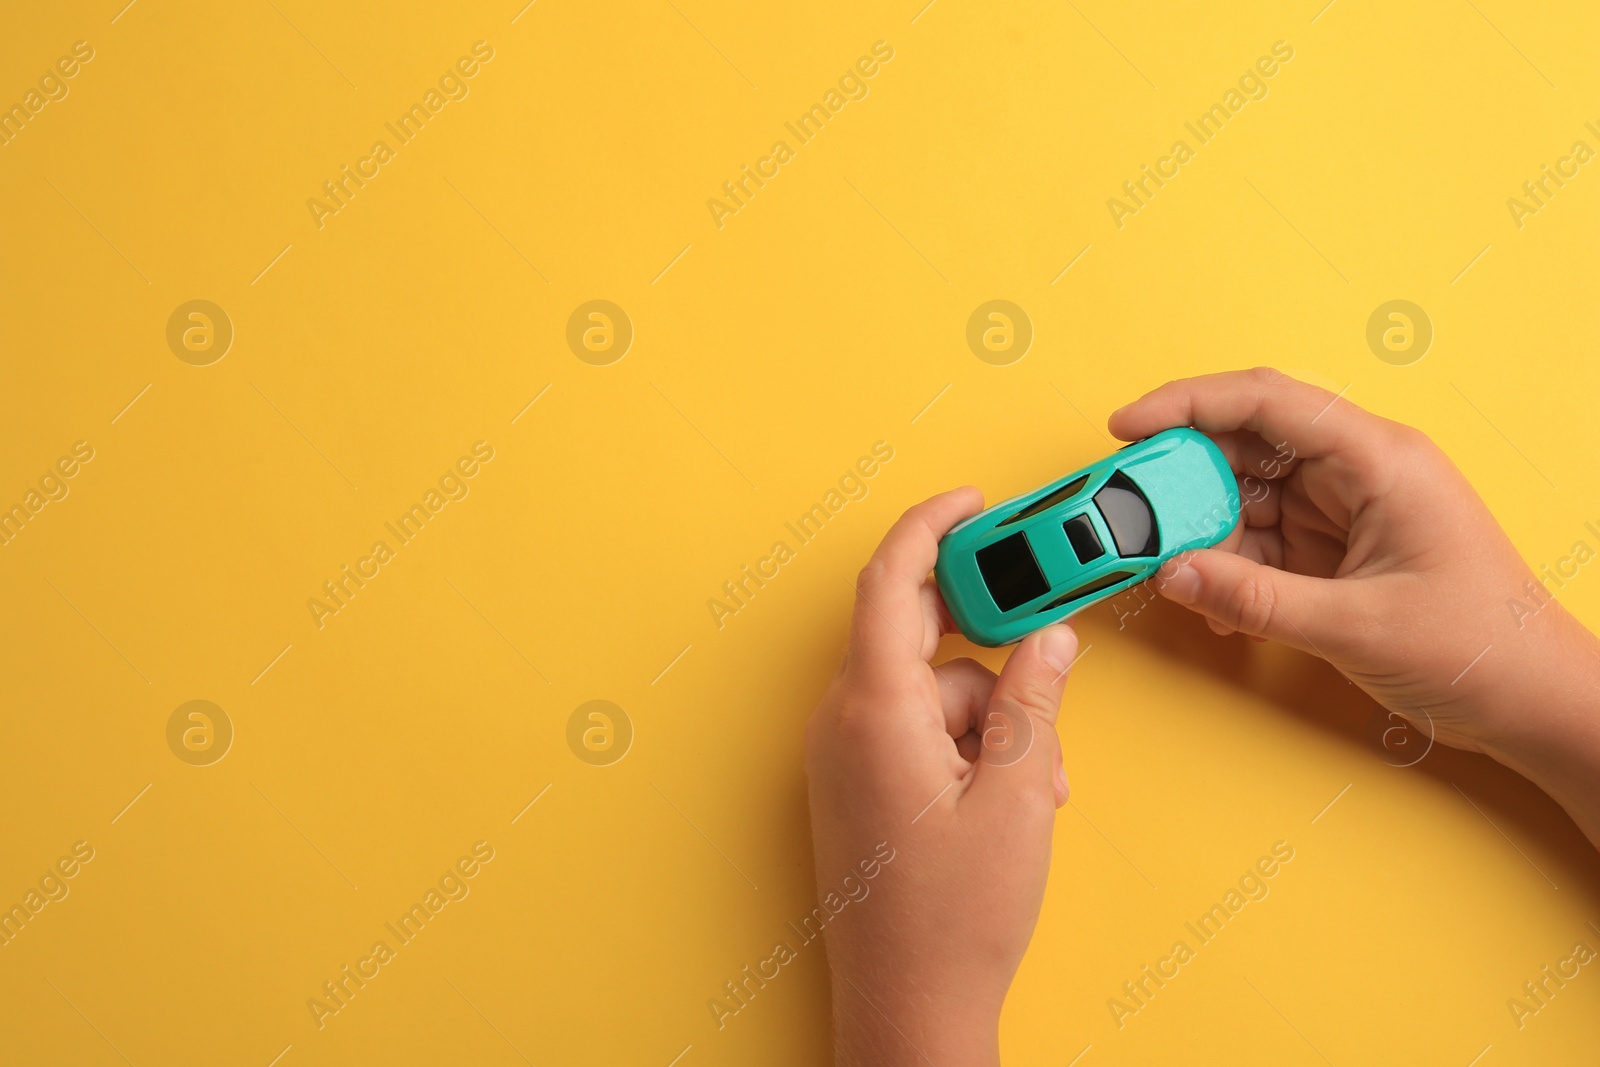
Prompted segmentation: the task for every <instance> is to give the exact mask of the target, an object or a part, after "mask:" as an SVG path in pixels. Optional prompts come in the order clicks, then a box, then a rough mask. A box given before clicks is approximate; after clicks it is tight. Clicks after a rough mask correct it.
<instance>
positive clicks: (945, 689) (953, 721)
mask: <svg viewBox="0 0 1600 1067" xmlns="http://www.w3.org/2000/svg"><path fill="white" fill-rule="evenodd" d="M933 673H934V677H935V678H937V679H938V682H939V704H940V706H941V707H943V708H944V725H945V729H946V730H947V731H948V732H949V734H950V736H951V737H956V738H959V737H962V736H964V735H965V734H967V733H968V732H969V731H970V730H972V729H973V728H974V727H976V726H977V725H978V721H979V719H980V717H981V713H982V711H983V709H984V708H986V707H988V705H989V696H990V694H992V693H993V692H994V683H995V681H996V680H997V677H998V676H997V675H996V674H995V673H994V671H991V670H990V669H989V668H988V667H985V666H984V665H983V664H981V663H979V662H978V661H977V660H975V659H967V658H966V657H962V658H961V659H953V660H951V661H949V662H948V663H941V664H939V665H938V666H937V667H935V668H934V669H933Z"/></svg>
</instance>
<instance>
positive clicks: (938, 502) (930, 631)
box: [845, 486, 983, 684]
mask: <svg viewBox="0 0 1600 1067" xmlns="http://www.w3.org/2000/svg"><path fill="white" fill-rule="evenodd" d="M982 509H983V494H981V493H979V492H978V490H976V489H974V488H972V487H971V486H965V487H963V488H961V489H955V490H952V491H950V492H948V493H941V494H940V495H938V496H936V497H933V498H931V499H929V500H924V501H923V502H922V503H920V504H918V505H916V506H915V507H913V508H911V509H910V510H908V511H907V512H906V513H905V514H904V515H902V516H900V518H899V520H898V521H897V522H896V523H895V524H894V526H892V527H891V528H890V529H889V532H888V533H887V534H885V535H884V538H883V542H882V543H881V544H880V545H878V550H877V551H876V552H875V553H873V556H872V559H871V560H870V561H868V563H867V565H866V567H865V568H863V569H862V571H861V575H860V577H859V578H857V579H856V582H855V590H856V605H855V612H854V614H853V615H852V616H851V620H850V647H849V650H848V651H847V652H846V653H845V675H846V677H847V678H849V679H850V680H851V681H852V682H854V683H856V684H871V683H874V682H890V683H893V682H895V681H897V680H903V679H904V678H905V677H906V674H905V672H906V671H907V670H908V669H909V668H913V667H920V666H923V665H924V664H926V663H927V660H928V658H929V657H930V656H932V655H933V652H934V649H936V648H937V647H938V644H939V629H938V627H937V626H932V627H930V625H929V622H928V616H927V614H926V605H927V603H928V602H927V601H925V600H924V594H923V586H924V585H925V584H926V583H927V578H928V573H929V572H930V571H932V570H933V565H934V563H935V562H936V561H937V559H938V556H939V538H941V537H943V536H944V535H945V534H946V533H948V532H949V530H950V527H952V526H954V525H955V524H956V523H958V522H960V521H961V520H962V519H964V518H966V517H967V516H968V515H972V514H975V513H976V512H978V511H981V510H982Z"/></svg>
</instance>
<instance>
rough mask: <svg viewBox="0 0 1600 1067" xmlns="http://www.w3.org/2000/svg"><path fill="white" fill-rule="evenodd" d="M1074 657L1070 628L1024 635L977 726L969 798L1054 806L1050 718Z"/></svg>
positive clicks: (1074, 640) (1053, 718)
mask: <svg viewBox="0 0 1600 1067" xmlns="http://www.w3.org/2000/svg"><path fill="white" fill-rule="evenodd" d="M1077 654H1078V635H1077V634H1075V633H1073V632H1072V628H1071V627H1070V626H1066V625H1063V624H1058V625H1054V626H1047V627H1045V628H1044V629H1042V630H1039V631H1037V632H1035V633H1032V634H1029V635H1028V636H1027V637H1026V638H1024V639H1023V641H1022V643H1021V644H1019V645H1018V646H1017V649H1016V651H1015V652H1013V653H1011V658H1010V659H1009V660H1007V661H1006V665H1005V667H1004V669H1002V670H1001V672H1000V677H999V679H998V680H997V681H996V682H995V685H994V692H993V693H992V694H991V695H990V697H989V705H988V707H986V708H985V709H984V711H983V721H982V722H981V723H980V724H979V728H978V729H979V733H980V734H982V738H983V747H982V748H981V749H980V750H979V753H978V761H977V765H976V766H975V767H974V780H973V784H972V786H971V790H970V792H972V793H974V794H977V795H980V796H981V795H984V794H990V795H994V796H995V797H996V799H997V802H998V803H1000V804H1002V805H1010V804H1014V803H1016V802H1019V801H1027V800H1038V801H1042V802H1043V803H1044V804H1045V805H1046V808H1045V810H1046V811H1049V810H1052V809H1053V808H1054V807H1055V806H1056V791H1055V789H1056V787H1055V776H1056V753H1057V751H1058V750H1059V748H1060V745H1059V743H1058V742H1057V740H1056V736H1055V726H1056V716H1057V715H1058V714H1059V712H1060V710H1061V694H1062V691H1063V690H1064V689H1065V688H1066V684H1067V671H1068V668H1070V667H1071V665H1072V661H1073V659H1074V658H1075V657H1076V656H1077Z"/></svg>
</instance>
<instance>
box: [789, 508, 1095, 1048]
mask: <svg viewBox="0 0 1600 1067" xmlns="http://www.w3.org/2000/svg"><path fill="white" fill-rule="evenodd" d="M982 506H983V501H982V497H981V495H980V494H979V493H978V491H977V490H976V489H972V488H966V489H957V490H955V491H954V492H950V493H945V494H943V495H942V496H937V497H934V498H933V499H932V500H928V501H925V502H923V503H921V504H919V505H917V506H916V507H914V508H912V509H911V510H910V511H907V512H906V513H905V515H903V516H902V517H901V518H900V521H899V522H897V523H896V524H895V526H894V528H893V529H891V530H890V531H889V534H888V536H886V537H885V538H884V540H883V544H881V545H880V546H879V547H878V551H877V554H876V555H874V556H873V558H872V561H871V562H870V563H868V564H867V566H866V569H865V570H863V571H862V572H861V577H860V579H859V581H858V583H857V598H856V606H855V614H854V616H853V618H852V621H851V626H850V647H849V651H848V652H847V654H846V656H845V660H844V663H843V664H842V665H841V666H840V668H839V672H838V674H837V675H836V676H835V677H834V679H833V682H832V684H830V685H829V687H828V691H827V693H826V694H825V695H824V696H823V698H822V703H821V704H820V705H819V706H818V708H817V710H816V712H815V714H813V715H812V717H811V721H810V724H809V725H808V728H807V730H806V772H807V774H808V776H809V778H810V782H811V825H812V835H813V840H814V844H815V848H816V871H817V885H818V899H819V901H821V902H822V903H823V906H824V909H825V911H824V914H827V910H828V909H829V902H830V900H831V901H832V902H833V904H834V905H835V906H837V907H838V908H839V910H838V913H837V914H836V915H834V916H833V917H832V918H831V919H830V920H829V922H828V925H827V928H826V929H827V946H828V962H829V966H830V968H831V970H832V973H833V1005H834V1031H835V1032H834V1041H835V1049H836V1053H837V1056H838V1063H840V1064H871V1065H874V1067H884V1065H893V1064H913V1063H915V1064H924V1063H928V1062H933V1063H938V1064H961V1065H963V1067H967V1065H973V1064H986V1063H998V1062H999V1050H998V1028H999V1018H1000V1005H1001V1002H1002V1001H1003V1000H1004V998H1005V993H1006V989H1007V988H1008V987H1009V986H1010V984H1011V979H1012V976H1013V975H1014V974H1015V973H1016V969H1017V965H1018V964H1019V963H1020V962H1021V959H1022V954H1023V950H1024V949H1025V948H1026V947H1027V944H1028V940H1029V938H1030V937H1031V936H1032V934H1033V927H1034V924H1035V922H1036V921H1037V920H1038V917H1039V907H1040V904H1041V902H1042V901H1043V898H1044V888H1045V876H1046V873H1047V872H1048V869H1049V865H1050V834H1051V826H1052V823H1053V821H1054V809H1055V808H1056V807H1059V806H1060V805H1061V804H1063V803H1065V802H1066V795H1067V782H1066V777H1065V775H1064V774H1063V773H1062V769H1061V749H1060V744H1059V742H1058V741H1057V738H1056V732H1055V722H1056V713H1057V710H1058V709H1059V707H1060V703H1061V692H1062V687H1063V685H1064V684H1065V680H1066V676H1067V668H1068V666H1069V665H1070V664H1071V663H1072V660H1073V657H1074V656H1076V654H1077V646H1078V643H1077V638H1076V636H1075V635H1074V634H1073V632H1072V631H1071V630H1070V629H1069V628H1067V627H1066V626H1051V627H1048V628H1047V629H1045V630H1041V631H1039V632H1038V633H1035V634H1033V635H1031V636H1029V637H1028V638H1027V639H1026V640H1024V641H1023V642H1022V643H1021V644H1020V645H1018V646H1017V648H1016V649H1015V650H1014V651H1013V652H1012V653H1011V658H1010V659H1009V660H1008V661H1007V662H1006V665H1005V669H1004V670H1003V671H1002V672H1001V674H1000V675H999V677H998V678H997V677H996V676H995V675H994V674H993V673H992V672H990V671H989V670H988V669H987V668H985V667H983V666H982V665H981V664H979V663H977V662H976V661H973V660H968V659H958V660H953V661H951V662H949V663H945V664H942V665H940V666H939V667H932V666H930V665H929V661H930V660H931V659H932V658H933V656H934V653H935V652H936V651H937V650H938V646H939V638H940V636H941V635H942V634H944V633H946V632H948V631H950V630H952V629H954V627H953V625H952V624H951V621H950V617H949V615H948V613H947V612H946V610H945V607H944V602H943V601H942V600H941V599H940V596H939V592H938V589H937V588H936V586H935V585H934V583H933V581H932V580H931V579H930V578H929V572H930V571H931V570H932V569H933V565H934V561H935V558H936V556H937V550H938V543H939V538H940V537H942V536H943V535H944V534H945V533H946V532H947V531H948V530H949V529H950V527H952V526H954V525H955V524H956V523H957V522H959V521H960V520H961V519H963V518H965V517H967V516H968V515H971V514H973V513H975V512H977V511H978V510H980V509H981V508H982ZM885 857H888V858H887V859H885ZM869 872H870V873H869Z"/></svg>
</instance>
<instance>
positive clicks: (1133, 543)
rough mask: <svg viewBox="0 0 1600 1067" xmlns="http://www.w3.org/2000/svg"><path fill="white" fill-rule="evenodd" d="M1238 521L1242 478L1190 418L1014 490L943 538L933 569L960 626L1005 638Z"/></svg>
mask: <svg viewBox="0 0 1600 1067" xmlns="http://www.w3.org/2000/svg"><path fill="white" fill-rule="evenodd" d="M1238 522H1239V489H1238V484H1237V483H1236V482H1235V480H1234V477H1233V472H1232V471H1231V470H1230V469H1229V468H1228V462H1227V460H1226V459H1225V458H1224V457H1223V455H1222V452H1221V450H1220V449H1218V448H1217V446H1216V445H1215V444H1213V443H1212V441H1211V440H1210V439H1209V438H1208V437H1206V436H1205V435H1204V434H1202V433H1200V432H1198V431H1196V430H1191V429H1188V428H1186V427H1180V428H1178V429H1173V430H1163V431H1162V432H1161V433H1158V434H1156V435H1155V436H1154V437H1147V438H1145V439H1144V440H1143V441H1136V442H1134V443H1133V444H1131V445H1125V446H1124V447H1123V448H1122V449H1120V450H1119V451H1117V452H1114V453H1112V454H1111V455H1110V456H1107V457H1106V458H1105V459H1102V460H1100V461H1099V462H1098V463H1095V464H1092V465H1091V466H1088V467H1085V468H1084V469H1082V470H1080V471H1075V472H1073V473H1072V474H1069V475H1067V476H1066V477H1065V478H1062V479H1060V480H1059V481H1056V482H1052V483H1051V484H1049V485H1046V486H1043V487H1041V488H1039V489H1035V490H1034V491H1033V492H1031V493H1025V494H1024V495H1022V496H1018V497H1013V498H1011V499H1010V500H1007V501H1005V502H1004V503H1000V504H996V505H994V506H993V507H991V508H988V509H986V510H984V511H981V512H979V513H978V514H976V515H974V516H972V517H971V518H970V519H967V520H965V521H964V522H962V523H960V524H959V525H957V526H956V527H955V528H954V529H952V530H951V531H950V532H949V533H948V534H946V535H945V536H944V538H943V539H942V540H941V541H940V542H939V560H938V564H937V565H936V566H935V568H934V577H935V578H936V579H937V581H938V583H939V590H940V592H941V593H942V594H943V595H944V601H945V604H946V606H948V607H949V609H950V614H951V616H952V617H954V619H955V621H956V625H957V626H959V627H961V632H962V633H963V634H965V635H966V636H967V638H968V639H969V640H971V641H973V642H974V643H976V644H980V645H987V646H990V647H994V646H997V645H1008V644H1012V643H1014V642H1016V641H1020V640H1021V639H1022V638H1023V637H1025V636H1027V635H1028V634H1030V633H1032V632H1033V631H1034V630H1037V629H1040V628H1041V627H1044V626H1048V625H1049V624H1050V623H1053V622H1059V621H1060V620H1062V619H1064V618H1066V617H1067V616H1069V615H1072V614H1073V613H1075V612H1078V611H1082V610H1083V609H1084V608H1086V607H1088V606H1090V605H1091V604H1096V603H1099V602H1100V601H1102V600H1104V599H1106V598H1108V597H1111V596H1115V595H1116V594H1117V593H1120V592H1122V591H1123V590H1124V589H1126V588H1128V587H1129V586H1131V585H1134V584H1135V583H1138V582H1142V581H1144V580H1145V579H1147V578H1149V577H1151V576H1152V575H1154V574H1155V573H1156V571H1157V570H1158V569H1159V568H1160V567H1161V565H1162V564H1163V563H1165V562H1167V561H1168V560H1170V559H1172V558H1173V557H1174V556H1177V555H1178V554H1179V553H1181V552H1186V551H1189V550H1190V549H1196V548H1209V547H1210V546H1211V545H1214V544H1216V543H1217V542H1219V541H1221V540H1222V539H1223V538H1224V537H1226V536H1228V534H1229V532H1231V531H1232V530H1233V528H1234V526H1235V525H1237V524H1238Z"/></svg>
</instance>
